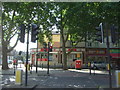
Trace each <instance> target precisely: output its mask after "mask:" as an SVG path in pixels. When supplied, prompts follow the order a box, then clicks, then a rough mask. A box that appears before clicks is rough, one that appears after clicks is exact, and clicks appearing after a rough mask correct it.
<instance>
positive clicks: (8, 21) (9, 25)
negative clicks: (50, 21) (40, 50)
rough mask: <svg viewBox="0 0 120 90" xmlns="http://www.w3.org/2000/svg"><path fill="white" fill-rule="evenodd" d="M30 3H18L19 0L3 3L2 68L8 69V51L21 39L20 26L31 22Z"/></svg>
mask: <svg viewBox="0 0 120 90" xmlns="http://www.w3.org/2000/svg"><path fill="white" fill-rule="evenodd" d="M30 4H31V3H30ZM30 4H29V3H17V2H11V3H10V2H9V3H7V2H5V3H3V12H2V54H3V56H2V62H3V64H2V69H8V63H7V53H9V52H10V51H12V50H13V49H14V48H15V46H16V45H17V42H18V40H19V35H18V33H19V29H18V27H19V26H20V25H21V24H23V23H25V24H26V25H27V24H28V23H30V20H29V19H31V18H32V16H31V15H32V14H31V13H32V12H31V11H32V10H31V9H32V8H29V10H28V9H27V8H28V7H30ZM16 34H17V35H18V38H17V40H16V43H15V44H14V46H12V47H11V46H10V41H11V39H12V38H13V37H14V36H15V35H16Z"/></svg>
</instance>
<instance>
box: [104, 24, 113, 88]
mask: <svg viewBox="0 0 120 90" xmlns="http://www.w3.org/2000/svg"><path fill="white" fill-rule="evenodd" d="M105 25H106V35H107V36H106V37H107V42H106V45H107V61H108V62H109V87H110V88H112V82H111V81H112V78H111V61H110V46H109V34H108V30H109V29H108V26H107V24H105Z"/></svg>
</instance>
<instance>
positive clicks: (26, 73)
mask: <svg viewBox="0 0 120 90" xmlns="http://www.w3.org/2000/svg"><path fill="white" fill-rule="evenodd" d="M29 30H30V26H29V25H28V29H27V51H26V72H25V86H27V76H28V70H27V65H28V48H29Z"/></svg>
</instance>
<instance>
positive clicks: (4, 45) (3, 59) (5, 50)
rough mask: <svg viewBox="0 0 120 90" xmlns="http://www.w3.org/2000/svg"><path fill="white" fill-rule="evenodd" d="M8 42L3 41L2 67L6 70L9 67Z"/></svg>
mask: <svg viewBox="0 0 120 90" xmlns="http://www.w3.org/2000/svg"><path fill="white" fill-rule="evenodd" d="M6 44H7V43H6V42H3V43H2V55H3V56H2V69H3V70H6V69H9V68H8V63H7V45H6Z"/></svg>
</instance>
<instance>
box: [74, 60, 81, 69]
mask: <svg viewBox="0 0 120 90" xmlns="http://www.w3.org/2000/svg"><path fill="white" fill-rule="evenodd" d="M75 68H76V69H81V68H82V61H81V60H76V61H75Z"/></svg>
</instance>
